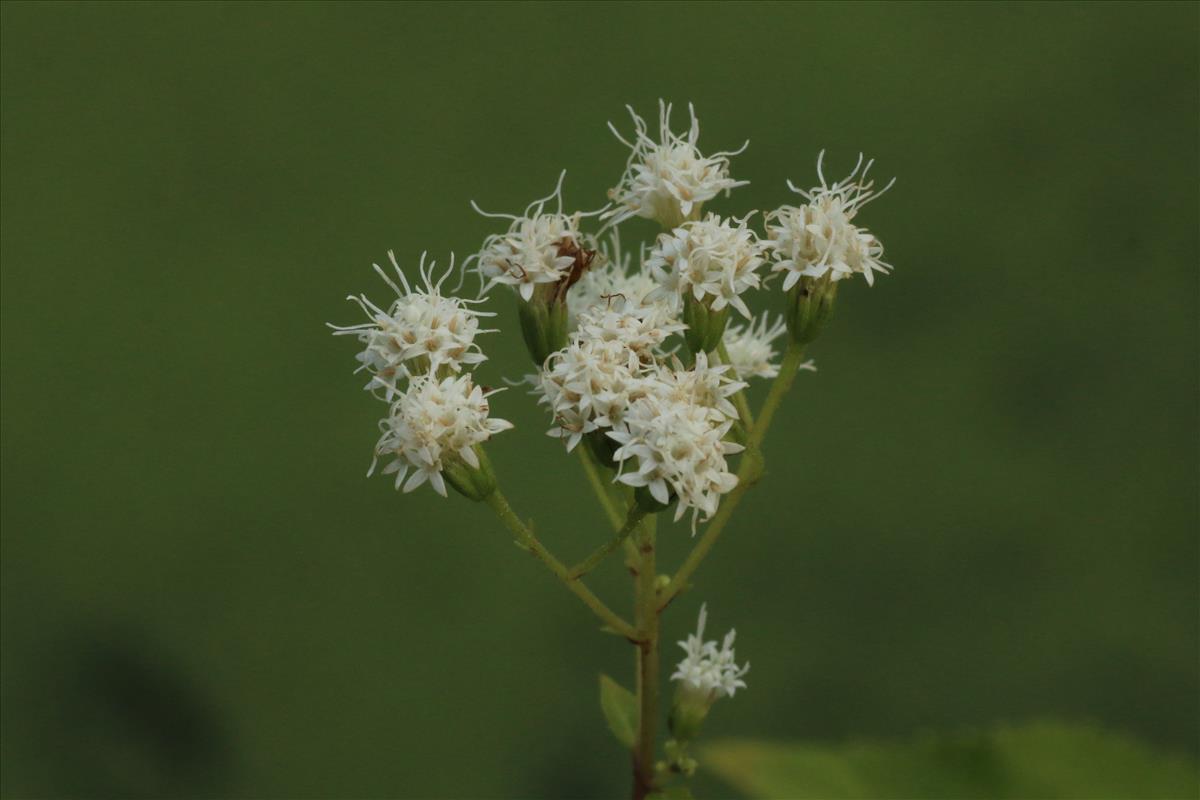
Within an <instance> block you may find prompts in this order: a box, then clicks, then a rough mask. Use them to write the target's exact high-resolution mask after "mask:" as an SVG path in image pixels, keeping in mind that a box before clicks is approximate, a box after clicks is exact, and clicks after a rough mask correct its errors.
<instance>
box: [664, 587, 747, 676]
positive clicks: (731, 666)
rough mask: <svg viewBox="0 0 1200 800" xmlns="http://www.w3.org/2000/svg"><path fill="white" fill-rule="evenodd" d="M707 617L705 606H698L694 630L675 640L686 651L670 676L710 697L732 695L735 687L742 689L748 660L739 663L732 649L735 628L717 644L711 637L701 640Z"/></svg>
mask: <svg viewBox="0 0 1200 800" xmlns="http://www.w3.org/2000/svg"><path fill="white" fill-rule="evenodd" d="M707 621H708V609H707V607H706V606H703V605H702V606H700V620H699V623H698V624H697V626H696V632H695V633H691V634H688V637H687V641H683V642H680V643H679V646H680V647H682V648H683V651H684V652H685V653H686V654H687V655H686V656H684V658H683V660H682V661H680V662H679V665H678V666H677V667H676V668H675V672H674V674H672V675H671V680H673V681H682V682H683V684H684V685H685V686H687V687H688V688H690V689H694V690H696V691H699V692H703V693H705V694H708V695H709V696H710V697H712V699H716V698H718V697H733V695H734V693H735V692H737V690H738V689H745V688H746V682H745V681H744V680H742V678H744V677H745V676H746V673H747V672H749V671H750V662H748V661H747V662H746V664H745V666H742V667H739V666H738V665H737V663H736V661H735V660H734V659H735V656H734V652H733V640H734V637H735V636H736V635H737V632H736V631H734V630H730V631H729V633H727V634H725V640H724V641H723V642H722V643H721V646H720V647H719V648H718V647H717V643H716V641H715V640H713V641H705V640H704V625H705V623H706V622H707Z"/></svg>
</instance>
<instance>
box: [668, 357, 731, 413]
mask: <svg viewBox="0 0 1200 800" xmlns="http://www.w3.org/2000/svg"><path fill="white" fill-rule="evenodd" d="M732 370H733V367H731V366H730V365H728V364H713V365H710V364H709V363H708V354H707V353H703V352H701V353H696V363H695V364H693V365H692V367H691V368H690V369H684V367H683V364H681V363H680V362H679V359H677V358H676V359H674V360H673V363H672V368H671V369H667V368H666V367H660V368H659V370H658V372H657V379H658V382H657V384H656V385H655V387H654V391H655V393H657V394H658V395H659V396H661V397H664V398H668V399H671V400H675V401H678V402H682V403H691V404H694V405H697V406H701V407H703V408H706V409H708V410H709V411H710V412H711V413H710V417H711V418H712V420H713V421H714V422H716V423H718V424H719V423H722V422H725V421H726V420H735V419H737V418H738V413H737V408H736V407H734V405H733V403H732V402H730V400H729V398H730V397H731V396H733V395H734V394H737V393H738V392H739V391H741V390H742V389H745V388H746V384H745V383H743V382H742V381H739V380H734V379H733V378H732V377H730V375H728V374H727V373H729V372H731V371H732Z"/></svg>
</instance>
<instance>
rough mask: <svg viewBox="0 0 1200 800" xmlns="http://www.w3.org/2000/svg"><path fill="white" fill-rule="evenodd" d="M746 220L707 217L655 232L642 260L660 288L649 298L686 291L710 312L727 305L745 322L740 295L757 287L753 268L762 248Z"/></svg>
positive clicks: (746, 311) (746, 312) (760, 259)
mask: <svg viewBox="0 0 1200 800" xmlns="http://www.w3.org/2000/svg"><path fill="white" fill-rule="evenodd" d="M749 216H750V215H749V214H747V215H746V217H744V218H742V219H740V220H734V219H722V218H721V217H719V216H717V215H716V214H709V215H708V216H706V217H705V218H704V219H702V220H696V221H693V222H685V223H683V225H681V226H679V227H678V228H676V229H675V230H673V231H671V232H670V233H664V234H660V235H659V237H658V242H657V243H656V244H655V245H654V247H653V248H652V249H651V250H650V254H649V256H647V258H646V268H647V269H649V270H650V272H651V274H652V275H653V276H654V279H655V280H656V281H657V282H658V285H659V288H658V289H656V290H655V293H654V294H653V295H651V297H664V298H671V299H672V300H673V301H674V300H677V299H678V298H680V297H683V296H684V295H686V294H689V293H690V294H691V295H692V297H694V298H695V299H696V300H706V301H707V303H708V304H709V307H710V308H712V310H713V311H720V310H721V309H723V308H725V306H726V305H732V306H733V307H734V308H736V309H737V310H738V311H740V312H741V313H742V314H743V315H744V316H745V317H746V318H749V317H750V309H749V308H748V307H747V306H746V303H745V301H744V300H742V298H741V294H742V293H743V292H745V291H746V290H747V289H749V288H750V287H752V286H753V287H757V286H758V285H759V283H760V279H759V276H758V273H757V272H756V270H757V269H758V268H759V267H760V266H762V263H763V245H762V243H761V242H759V240H758V237H757V236H756V235H755V234H754V231H752V230H750V228H749V227H747V225H746V220H747V219H749Z"/></svg>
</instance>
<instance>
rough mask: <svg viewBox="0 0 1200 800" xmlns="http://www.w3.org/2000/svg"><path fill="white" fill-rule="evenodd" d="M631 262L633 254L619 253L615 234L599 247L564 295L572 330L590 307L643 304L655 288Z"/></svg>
mask: <svg viewBox="0 0 1200 800" xmlns="http://www.w3.org/2000/svg"><path fill="white" fill-rule="evenodd" d="M644 255H645V251H644V250H643V257H644ZM632 261H633V254H632V253H630V252H622V250H621V241H620V237H619V235H618V234H617V232H616V231H615V230H614V231H613V234H612V236H610V237H609V238H608V239H607V240H605V241H604V242H602V243H601V244H600V256H599V258H597V259H596V261H594V262H593V264H592V267H591V268H590V269H589V270H588V271H587V272H585V273H584V275H583V277H582V278H580V280H579V282H578V283H576V284H575V286H574V287H572V288H571V291H570V294H568V295H567V304H568V306H569V307H570V314H571V326H572V327H575V326H576V325H577V324H578V320H579V314H580V313H581V312H583V311H586V310H587V309H589V308H591V307H592V306H596V305H604V306H606V307H609V308H624V307H626V306H640V305H642V304H643V303H644V302H645V301H646V298H647V295H649V294H650V293H651V292H653V291H654V289H655V288H656V286H657V285H658V284H656V283H655V282H654V279H653V278H651V277H650V276H649V275H648V274H646V272H645V271H643V270H642V269H640V268H635V267H632Z"/></svg>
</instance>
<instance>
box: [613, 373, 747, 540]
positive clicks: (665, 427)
mask: <svg viewBox="0 0 1200 800" xmlns="http://www.w3.org/2000/svg"><path fill="white" fill-rule="evenodd" d="M651 388H653V384H652V386H651ZM732 425H733V421H732V420H728V419H727V420H725V421H723V422H716V421H715V420H714V419H713V413H712V409H711V408H708V407H706V406H703V405H700V404H699V403H696V402H693V401H691V400H690V399H685V398H681V397H679V396H678V395H676V394H674V393H672V392H670V391H657V392H655V391H651V392H647V393H645V394H644V395H643V396H642V397H640V398H638V399H637V400H635V401H633V402H632V403H630V405H629V407H628V408H627V409H626V410H625V413H624V415H623V417H622V419H621V423H620V425H619V426H616V427H615V428H614V430H611V431H608V436H609V437H610V438H612V439H613V440H614V441H615V442H617V443H618V444H619V445H620V446H619V447H618V448H617V450H616V452H615V453H614V454H613V458H614V459H615V460H617V461H618V462H621V467H622V470H621V474H620V475H619V476H618V480H619V481H621V482H622V483H624V484H626V485H628V486H633V487H641V486H644V487H646V488H647V490H648V491H649V492H650V495H651V496H652V497H653V498H654V499H655V500H657V501H658V502H659V503H662V504H664V505H666V504H667V503H669V502H671V495H672V493H674V495H675V496H676V498H677V501H678V502H677V503H676V508H675V519H677V520H678V519H679V518H680V517H682V516H683V514H684V512H685V511H686V510H687V509H691V510H692V532H693V533H695V527H696V521H697V518H698V517H699V515H700V514H703V515H704V519H705V520H708V519H710V518H711V517H712V515H713V514H715V513H716V511H717V505H718V503H719V502H720V497H721V495H723V494H726V493H727V492H730V491H732V489H733V487H735V486H737V482H738V478H737V475H735V474H733V473H732V472H731V471H730V470H729V466H728V464H727V463H726V461H725V456H727V455H730V454H732V453H737V452H740V451H741V450H742V449H743V448H742V446H741V445H739V444H735V443H734V442H727V441H725V434H726V433H728V432H729V428H730V427H731V426H732ZM626 462H630V463H629V464H627V463H626Z"/></svg>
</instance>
